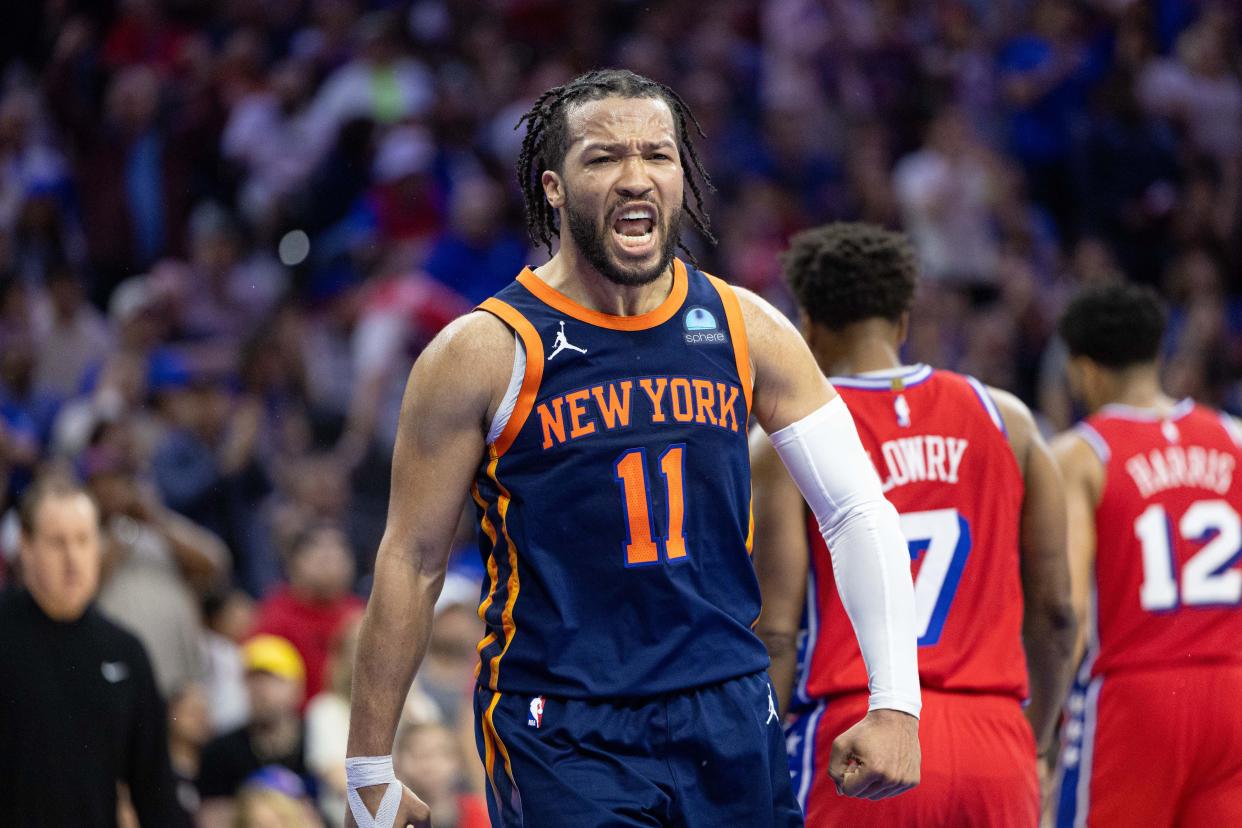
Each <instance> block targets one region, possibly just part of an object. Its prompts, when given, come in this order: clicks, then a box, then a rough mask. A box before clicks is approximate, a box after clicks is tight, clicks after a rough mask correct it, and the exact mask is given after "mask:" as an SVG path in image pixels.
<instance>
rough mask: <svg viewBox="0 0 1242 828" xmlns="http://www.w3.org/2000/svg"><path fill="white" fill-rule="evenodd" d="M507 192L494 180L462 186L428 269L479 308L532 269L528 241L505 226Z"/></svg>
mask: <svg viewBox="0 0 1242 828" xmlns="http://www.w3.org/2000/svg"><path fill="white" fill-rule="evenodd" d="M505 212H506V211H505V193H504V190H502V189H501V188H500V185H498V184H497V183H496V182H495V181H492V180H491V179H489V178H471V179H469V180H467V181H463V182H462V183H460V184H458V185H457V188H456V189H455V190H454V191H453V194H452V197H451V198H450V199H449V229H448V230H447V232H445V233H443V234H442V235H440V236H439V238H437V239H436V241H435V243H434V244H432V246H431V251H430V252H429V253H428V254H427V263H426V265H424V269H425V270H426V271H427V274H428V275H429V276H431V277H432V278H433V279H436V280H437V281H439V282H441V283H442V284H444V285H445V286H447V287H449V288H451V289H453V290H455V291H457V292H458V293H460V294H461V295H462V296H463V297H465V299H466V300H467V301H469V302H471V303H473V304H478V303H479V302H482V301H483V300H484V299H486V298H487V297H489V296H491V295H492V294H493V293H496V292H497V291H499V290H500V289H501V288H503V287H504V286H505V285H507V284H508V283H509V282H510V281H512V280H513V277H514V275H516V274H517V273H518V272H519V271H520V270H521V269H522V268H523V267H525V266H526V247H527V245H526V240H525V239H523V238H522V237H521V236H520V235H518V234H517V233H515V232H514V231H513V230H512V229H511V228H510V227H509V226H508V225H507V224H506V222H505Z"/></svg>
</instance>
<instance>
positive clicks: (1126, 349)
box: [1057, 282, 1165, 370]
mask: <svg viewBox="0 0 1242 828" xmlns="http://www.w3.org/2000/svg"><path fill="white" fill-rule="evenodd" d="M1164 325H1165V311H1164V304H1163V303H1162V302H1161V301H1160V297H1159V296H1157V295H1156V292H1155V291H1154V290H1152V289H1151V288H1149V287H1146V286H1144V285H1134V284H1128V283H1126V282H1113V283H1108V284H1103V285H1094V286H1091V287H1087V288H1084V289H1083V290H1082V291H1080V292H1079V293H1078V295H1076V296H1075V297H1074V298H1073V299H1072V300H1070V303H1069V307H1067V308H1066V309H1065V313H1064V314H1063V315H1062V316H1061V321H1060V323H1059V324H1058V325H1057V331H1058V333H1060V334H1061V338H1062V339H1064V340H1065V345H1066V347H1067V348H1068V349H1069V352H1070V354H1071V355H1073V356H1085V357H1088V358H1090V359H1092V360H1094V361H1095V362H1098V363H1099V364H1100V365H1103V366H1104V367H1106V368H1112V369H1115V370H1117V369H1122V368H1128V367H1130V366H1131V365H1140V364H1143V363H1148V362H1155V360H1156V357H1157V356H1158V355H1159V354H1160V341H1161V339H1163V337H1164Z"/></svg>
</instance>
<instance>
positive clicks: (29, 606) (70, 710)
mask: <svg viewBox="0 0 1242 828" xmlns="http://www.w3.org/2000/svg"><path fill="white" fill-rule="evenodd" d="M21 524H22V543H21V572H22V581H23V583H24V585H25V589H24V590H20V591H9V592H7V593H5V594H4V595H3V596H0V649H2V650H3V652H4V658H3V659H0V824H3V825H5V826H12V828H24V827H25V826H30V828H34V826H43V825H82V826H100V827H101V828H104V827H105V826H113V825H115V824H116V820H117V815H118V786H119V785H121V784H124V785H125V786H126V787H127V788H128V791H129V798H130V800H131V801H132V803H133V808H134V810H135V811H136V812H137V814H138V816H139V818H140V819H141V820H142V824H143V825H159V826H178V825H188V824H189V823H188V821H186V820H185V819H184V817H183V815H182V813H181V811H180V809H179V808H178V805H177V799H176V784H175V782H174V779H173V773H172V768H171V767H170V765H169V758H168V739H167V729H166V728H167V722H166V720H165V718H164V702H163V700H162V699H161V698H160V694H159V692H158V691H157V690H156V686H155V679H154V676H153V674H152V671H151V665H150V663H149V662H148V661H147V656H146V653H145V652H144V651H143V648H142V645H141V644H140V643H139V642H138V640H137V639H136V638H134V636H132V635H130V634H129V633H127V632H125V631H123V630H122V629H120V628H119V627H117V626H115V625H114V624H112V623H111V622H109V621H108V620H107V619H105V618H104V617H103V616H102V615H101V614H100V613H98V612H97V611H96V610H95V609H94V608H93V607H92V606H91V601H92V599H93V598H94V595H95V590H96V587H97V586H98V583H99V568H100V560H101V550H100V534H99V513H98V512H97V511H96V509H95V505H94V504H93V503H92V502H91V500H90V498H89V496H88V495H87V494H86V493H85V492H84V491H83V490H82V489H81V488H80V487H79V486H77V485H76V484H74V483H71V482H69V481H67V480H65V479H62V478H60V477H47V478H44V479H42V480H41V481H39V482H38V483H36V484H35V486H34V487H33V488H32V489H31V490H30V491H29V492H28V493H27V495H26V497H25V499H24V500H23V502H22V506H21ZM53 653H54V654H55V657H49V654H53Z"/></svg>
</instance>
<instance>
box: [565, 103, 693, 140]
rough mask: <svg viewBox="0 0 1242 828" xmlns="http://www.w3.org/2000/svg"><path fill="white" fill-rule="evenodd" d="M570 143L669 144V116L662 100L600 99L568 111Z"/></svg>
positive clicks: (671, 129) (672, 133) (671, 128)
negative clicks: (660, 142) (592, 141)
mask: <svg viewBox="0 0 1242 828" xmlns="http://www.w3.org/2000/svg"><path fill="white" fill-rule="evenodd" d="M566 116H567V118H566V119H567V124H566V125H567V127H568V132H569V140H570V143H571V144H572V143H576V142H578V141H583V140H588V139H589V140H604V141H607V140H633V139H639V140H642V141H652V142H655V141H672V140H674V136H675V135H676V131H675V127H674V122H673V112H672V110H671V109H669V106H668V104H667V103H666V102H665V101H664V100H663V99H662V98H620V97H610V98H601V99H598V100H594V101H585V102H583V103H580V104H577V105H576V106H573V107H571V108H570V110H569V112H568V113H566Z"/></svg>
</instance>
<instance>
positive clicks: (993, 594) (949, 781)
mask: <svg viewBox="0 0 1242 828" xmlns="http://www.w3.org/2000/svg"><path fill="white" fill-rule="evenodd" d="M784 266H785V274H786V277H787V279H788V281H789V283H790V286H791V287H792V288H793V291H794V293H795V295H796V296H797V299H798V301H799V304H800V305H801V307H802V311H803V320H804V328H803V332H804V334H805V335H806V339H807V341H808V343H809V344H810V346H811V350H812V352H813V353H814V354H815V356H816V358H817V360H818V362H819V365H820V367H821V368H822V369H823V370H824V372H825V373H826V374H829V375H830V380H831V382H832V384H833V387H835V388H837V389H838V391H839V392H840V394H841V396H842V397H844V398H845V401H846V403H847V405H848V406H849V408H850V410H851V412H852V413H853V415H854V418H855V421H856V422H857V423H858V429H859V432H860V434H861V435H862V439H863V445H864V446H865V447H866V448H867V450H868V452H869V454H870V455H871V460H872V461H873V462H874V464H875V465H876V467H877V469H878V471H879V473H880V478H881V480H882V481H883V482H884V489H885V493H886V495H887V496H888V498H889V500H890V501H892V503H893V505H894V506H896V507H897V510H898V512H900V513H901V518H902V528H903V531H904V534H905V536H906V539H907V541H908V542H909V547H910V555H911V557H912V559H913V567H914V571H915V573H916V574H915V603H916V611H917V613H918V615H917V619H916V620H917V624H916V626H917V629H918V632H919V636H920V638H919V645H920V646H919V675H920V679H921V681H922V685H923V703H924V710H925V714H924V716H923V726H922V743H923V757H924V761H923V781H922V783H921V785H920V787H919V788H918V790H916V791H914V792H913V793H911V794H909V795H907V796H903V797H899V798H897V799H893V800H888V801H885V802H879V803H868V802H858V801H857V800H850V799H846V798H843V797H839V796H837V795H836V793H835V792H834V791H833V790H832V787H831V783H830V780H829V779H828V777H827V776H826V775H824V774H823V773H822V772H821V770H820V769H821V768H823V767H825V766H826V765H827V764H828V763H829V761H830V759H831V757H832V756H833V754H834V753H835V752H836V747H835V746H834V745H833V740H834V739H835V738H836V737H837V736H838V734H840V733H841V732H842V731H843V730H844V729H845V728H846V727H848V726H849V724H850V722H851V721H852V718H853V717H855V716H856V715H857V714H858V712H859V711H860V710H862V709H865V704H866V687H867V671H866V669H865V667H864V664H863V660H862V658H861V657H860V656H859V652H858V648H857V646H854V645H853V642H852V641H851V636H850V630H849V624H850V618H849V616H848V615H847V612H846V610H845V608H844V607H843V606H842V604H841V601H840V599H839V598H838V597H837V593H836V586H835V578H834V570H833V566H832V562H831V560H830V558H829V555H828V550H827V549H826V548H825V545H824V543H823V542H822V540H821V539H820V538H819V536H818V532H817V531H814V529H815V524H814V520H813V518H811V519H808V518H809V516H808V513H807V511H806V507H805V506H804V505H803V503H802V501H801V498H800V497H799V496H798V492H797V490H796V489H795V488H794V486H793V485H792V483H791V482H790V480H789V477H788V475H787V474H786V473H785V472H784V470H783V469H781V468H780V464H779V463H776V462H773V453H772V451H771V447H770V446H769V445H767V440H766V439H757V440H755V441H754V443H755V445H756V455H757V460H756V462H755V463H754V469H755V471H754V480H755V528H756V543H755V560H756V567H757V569H758V571H759V574H760V584H761V587H762V590H763V596H764V613H763V616H762V618H761V620H760V626H759V630H760V633H761V634H762V635H763V637H764V638H765V640H766V641H767V642H768V645H769V650H770V652H771V655H772V668H771V672H772V677H773V684H774V686H776V687H777V689H778V692H779V695H780V699H781V701H782V703H785V702H786V701H787V700H789V699H790V698H791V697H796V698H795V700H794V709H795V710H797V711H798V712H797V713H796V715H795V717H794V721H793V723H792V726H791V727H790V728H789V730H788V736H787V738H788V747H789V752H790V766H791V767H790V770H791V773H792V774H793V776H794V779H795V789H796V792H797V793H798V794H799V795H800V797H801V798H802V800H803V802H804V807H805V809H806V815H807V824H808V825H814V826H816V828H821V826H830V825H851V826H852V825H886V826H887V825H893V826H898V825H900V826H945V825H954V826H959V825H962V826H964V825H977V826H989V828H996V826H1024V828H1029V827H1030V826H1033V825H1035V824H1036V823H1037V822H1038V819H1039V810H1040V796H1039V782H1038V776H1037V764H1036V753H1037V746H1036V745H1037V742H1038V745H1039V748H1040V749H1041V750H1045V751H1046V750H1048V745H1049V744H1050V743H1051V741H1052V736H1053V733H1052V731H1053V726H1054V723H1055V718H1056V716H1057V712H1058V708H1059V706H1060V703H1061V699H1062V694H1063V693H1064V690H1065V687H1066V684H1067V683H1068V680H1069V676H1070V654H1071V648H1072V644H1073V641H1074V630H1073V615H1072V611H1071V607H1070V603H1069V591H1068V586H1069V575H1068V571H1067V566H1066V559H1065V501H1064V497H1063V495H1062V493H1061V490H1060V480H1059V475H1058V474H1057V469H1056V466H1055V465H1054V463H1053V460H1052V456H1051V454H1050V453H1049V451H1048V448H1047V446H1046V445H1045V444H1044V441H1043V440H1042V439H1041V437H1040V435H1039V432H1038V431H1037V430H1036V427H1035V423H1034V421H1033V420H1032V418H1031V415H1030V412H1029V411H1028V410H1027V408H1026V406H1025V405H1023V404H1022V403H1021V402H1020V401H1019V400H1018V399H1017V398H1015V397H1014V396H1012V395H1011V394H1008V393H1005V392H1003V391H998V390H996V389H992V388H987V387H985V386H984V385H983V384H981V383H980V382H978V381H977V380H975V379H974V378H972V377H967V376H963V375H960V374H954V373H951V372H948V371H936V370H933V369H932V368H930V367H929V366H926V365H903V364H902V362H901V359H900V357H899V356H898V352H899V349H900V347H901V344H902V342H903V340H904V339H905V334H906V329H907V323H908V318H909V311H910V305H911V301H912V299H913V296H914V290H915V264H914V255H913V252H912V250H911V248H910V245H909V243H908V241H907V239H906V238H905V237H904V236H902V235H900V234H897V233H892V232H889V231H887V230H883V229H881V228H879V227H875V226H872V225H867V224H830V225H828V226H826V227H821V228H817V229H814V230H809V231H807V232H805V233H802V234H800V235H799V236H797V237H795V238H794V240H793V242H792V245H791V248H790V250H789V252H788V253H787V254H786V256H785V259H784ZM808 543H809V545H810V548H809V549H808ZM808 553H809V554H808ZM804 595H807V599H806V604H805V610H804V605H803V596H804ZM804 617H805V619H806V636H807V637H806V639H804V642H803V656H804V657H803V665H802V675H801V676H799V677H797V678H795V659H796V655H795V651H796V649H797V646H796V644H795V636H796V634H797V631H798V630H799V626H800V624H801V623H802V620H803V618H804ZM1024 642H1025V648H1024ZM1024 649H1025V653H1024ZM1024 656H1025V657H1024ZM1028 668H1029V674H1030V679H1029V682H1028ZM795 684H796V687H795ZM1028 686H1029V691H1028ZM1028 692H1029V698H1030V704H1029V705H1028V706H1027V709H1026V715H1025V718H1024V716H1023V710H1022V704H1023V702H1024V701H1025V700H1026V699H1027V697H1028ZM782 709H784V708H782ZM1032 731H1033V733H1032ZM1033 734H1034V735H1033Z"/></svg>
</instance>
